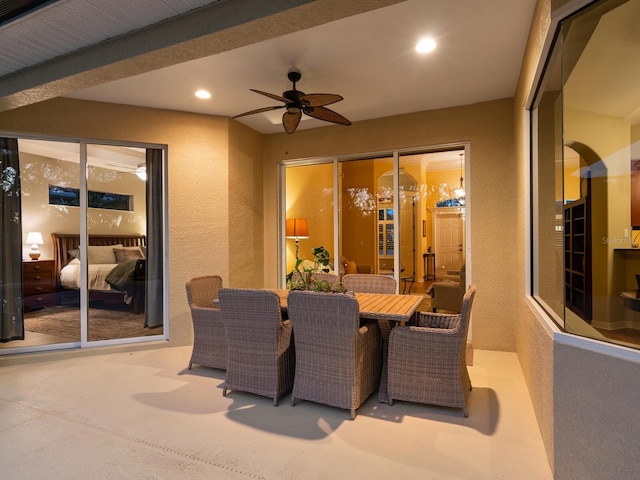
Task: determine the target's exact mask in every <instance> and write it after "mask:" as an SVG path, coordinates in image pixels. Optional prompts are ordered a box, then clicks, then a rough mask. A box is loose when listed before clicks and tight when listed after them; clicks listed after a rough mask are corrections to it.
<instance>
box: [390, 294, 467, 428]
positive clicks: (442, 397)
mask: <svg viewBox="0 0 640 480" xmlns="http://www.w3.org/2000/svg"><path fill="white" fill-rule="evenodd" d="M475 293H476V287H475V285H470V286H469V289H468V290H467V291H466V293H465V294H464V297H463V299H462V312H460V313H459V314H444V313H431V312H420V313H419V314H418V326H406V327H395V328H393V329H392V330H391V335H390V337H389V356H388V375H389V378H388V394H389V404H390V405H392V404H393V401H394V400H406V401H409V402H418V403H427V404H433V405H442V406H446V407H455V408H462V412H463V413H464V416H465V417H468V416H469V412H468V410H467V401H466V394H468V392H469V391H470V390H471V379H470V378H469V372H468V370H467V362H466V346H467V345H466V344H467V332H468V330H469V318H470V315H471V307H472V305H473V298H474V296H475Z"/></svg>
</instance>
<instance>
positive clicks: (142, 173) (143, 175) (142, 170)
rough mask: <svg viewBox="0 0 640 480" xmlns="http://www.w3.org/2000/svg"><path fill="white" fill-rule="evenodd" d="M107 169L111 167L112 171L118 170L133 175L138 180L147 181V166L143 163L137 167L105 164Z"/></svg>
mask: <svg viewBox="0 0 640 480" xmlns="http://www.w3.org/2000/svg"><path fill="white" fill-rule="evenodd" d="M107 167H112V168H113V169H114V170H118V171H120V172H127V173H135V174H136V176H137V177H138V178H139V179H140V180H146V179H147V166H146V165H145V164H144V163H139V164H138V166H137V167H132V166H130V165H122V164H120V165H116V164H114V163H107Z"/></svg>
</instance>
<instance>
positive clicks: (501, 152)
mask: <svg viewBox="0 0 640 480" xmlns="http://www.w3.org/2000/svg"><path fill="white" fill-rule="evenodd" d="M512 134H513V102H512V100H511V99H503V100H496V101H492V102H484V103H480V104H475V105H469V106H463V107H454V108H447V109H442V110H435V111H429V112H420V113H414V114H409V115H402V116H396V117H388V118H382V119H378V120H371V121H364V122H357V123H354V124H353V125H352V126H350V127H343V126H328V127H322V128H317V129H313V130H300V131H297V132H296V133H295V135H287V134H286V133H282V134H273V135H267V136H266V137H265V164H264V182H265V183H264V195H265V197H264V205H265V214H264V215H265V259H264V261H265V285H266V286H269V287H275V286H276V285H277V259H276V258H275V257H274V256H272V255H267V254H266V253H267V252H274V251H277V248H278V232H277V228H276V226H277V219H278V199H277V195H276V188H275V186H276V185H277V165H278V163H279V162H282V161H285V160H290V159H291V160H292V159H300V158H313V157H330V156H340V155H352V154H359V153H368V152H378V153H382V152H390V151H392V150H394V149H404V148H411V147H421V146H434V145H440V144H448V143H456V142H466V141H468V142H470V155H469V158H467V159H466V161H467V162H469V167H470V170H469V171H470V178H469V179H467V180H466V182H465V187H466V189H467V202H468V203H467V204H468V205H469V207H468V212H467V215H468V217H467V221H468V222H469V223H468V228H470V229H471V252H472V253H471V259H470V264H469V261H468V263H467V265H468V266H467V269H468V272H469V273H468V274H470V275H471V279H472V281H473V282H474V283H475V284H476V285H477V286H478V294H477V296H476V300H475V302H474V307H473V308H474V312H473V324H472V337H473V345H474V347H475V348H480V349H488V350H504V351H514V349H515V335H514V331H515V330H514V322H515V285H514V278H515V276H516V263H515V262H516V237H515V232H514V230H513V221H514V218H515V214H516V210H515V203H514V202H515V168H514V149H513V137H512ZM468 260H469V259H468Z"/></svg>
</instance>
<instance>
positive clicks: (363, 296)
mask: <svg viewBox="0 0 640 480" xmlns="http://www.w3.org/2000/svg"><path fill="white" fill-rule="evenodd" d="M272 291H273V292H275V293H277V294H278V297H280V305H281V307H282V309H283V310H285V309H286V308H287V296H288V295H289V290H272ZM354 296H355V298H356V300H357V301H358V305H359V309H360V318H364V319H368V320H377V321H378V326H379V327H380V333H381V334H382V343H383V344H382V375H381V378H380V387H379V388H378V401H379V402H385V403H389V396H388V394H387V349H388V345H389V334H390V332H391V328H392V327H393V326H395V325H396V324H398V323H404V322H408V321H409V320H411V318H412V317H413V314H414V313H415V312H416V309H417V308H418V306H419V305H420V303H421V302H422V300H423V299H424V297H423V296H422V295H399V294H395V293H358V292H356V293H355V294H354Z"/></svg>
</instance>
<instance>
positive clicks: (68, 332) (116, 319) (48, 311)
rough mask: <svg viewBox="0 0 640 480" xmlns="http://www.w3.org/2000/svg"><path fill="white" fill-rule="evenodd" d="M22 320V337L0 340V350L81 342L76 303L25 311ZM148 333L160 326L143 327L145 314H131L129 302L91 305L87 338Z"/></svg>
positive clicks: (160, 329) (122, 336) (92, 339)
mask: <svg viewBox="0 0 640 480" xmlns="http://www.w3.org/2000/svg"><path fill="white" fill-rule="evenodd" d="M123 305H124V304H123ZM24 321H25V339H24V340H14V341H12V342H8V343H0V350H1V349H8V348H16V347H32V346H40V345H54V344H61V343H69V342H80V310H79V307H78V305H74V304H62V305H55V306H53V307H49V308H42V309H39V310H33V311H30V312H26V313H25V320H24ZM148 335H162V328H154V329H151V330H150V329H145V328H144V313H142V314H134V313H132V312H131V308H130V306H128V305H124V306H120V305H105V304H102V303H100V302H92V304H91V305H90V308H89V329H88V337H89V340H90V341H98V340H112V339H116V338H130V337H140V336H148Z"/></svg>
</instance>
